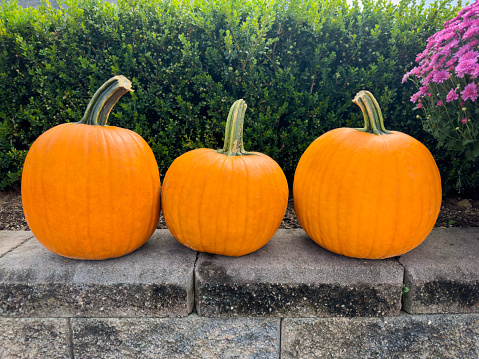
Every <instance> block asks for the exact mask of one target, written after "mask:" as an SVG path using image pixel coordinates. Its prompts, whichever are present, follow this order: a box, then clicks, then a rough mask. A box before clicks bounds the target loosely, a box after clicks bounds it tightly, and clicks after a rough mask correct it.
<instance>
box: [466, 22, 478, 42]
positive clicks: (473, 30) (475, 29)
mask: <svg viewBox="0 0 479 359" xmlns="http://www.w3.org/2000/svg"><path fill="white" fill-rule="evenodd" d="M476 35H479V27H477V26H476V25H474V26H471V27H470V28H469V29H468V30H467V31H466V32H465V33H464V34H463V35H462V39H463V40H466V39H469V38H470V37H473V36H476Z"/></svg>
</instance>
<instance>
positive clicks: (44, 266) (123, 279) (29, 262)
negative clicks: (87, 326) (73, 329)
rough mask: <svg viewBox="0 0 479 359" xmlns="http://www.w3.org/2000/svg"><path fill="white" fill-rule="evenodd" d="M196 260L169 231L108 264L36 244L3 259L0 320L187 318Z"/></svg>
mask: <svg viewBox="0 0 479 359" xmlns="http://www.w3.org/2000/svg"><path fill="white" fill-rule="evenodd" d="M195 260H196V252H194V251H191V250H190V249H188V248H186V247H184V246H182V245H181V244H180V243H178V242H177V241H176V240H175V239H174V238H173V236H171V234H170V233H169V232H168V230H158V231H156V232H155V233H154V234H153V236H152V238H151V239H150V240H149V241H148V242H147V243H146V244H145V245H144V246H143V247H141V248H140V249H138V250H136V251H135V252H133V253H131V254H129V255H126V256H123V257H120V258H116V259H110V260H103V261H79V260H73V259H68V258H64V257H61V256H58V255H56V254H53V253H50V252H49V251H47V250H46V249H44V248H43V247H42V246H41V244H40V243H38V241H37V240H36V239H31V240H28V241H27V242H26V243H24V244H23V245H22V246H21V248H17V249H15V250H13V251H11V252H9V253H7V254H6V255H4V256H3V257H2V258H0V315H1V316H5V317H7V316H15V317H35V316H37V317H49V316H51V317H75V316H81V317H125V316H127V317H131V316H186V315H188V314H189V313H190V312H191V310H192V308H193V299H194V298H193V269H194V263H195Z"/></svg>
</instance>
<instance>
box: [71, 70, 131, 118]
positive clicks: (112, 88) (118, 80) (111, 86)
mask: <svg viewBox="0 0 479 359" xmlns="http://www.w3.org/2000/svg"><path fill="white" fill-rule="evenodd" d="M128 91H133V90H132V89H131V81H130V80H128V79H127V78H126V77H125V76H121V75H120V76H115V77H112V78H111V79H109V80H108V81H107V82H105V83H104V84H103V85H102V86H101V87H100V88H99V89H98V90H97V91H96V92H95V94H94V95H93V97H92V98H91V100H90V103H89V104H88V106H87V108H86V111H85V114H84V115H83V118H82V120H81V121H80V122H79V123H84V124H87V125H93V126H106V123H107V121H108V116H109V115H110V112H111V109H112V108H113V106H115V104H116V103H117V102H118V100H119V99H120V97H121V96H123V95H124V94H126V93H127V92H128Z"/></svg>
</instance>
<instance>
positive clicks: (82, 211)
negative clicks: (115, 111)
mask: <svg viewBox="0 0 479 359" xmlns="http://www.w3.org/2000/svg"><path fill="white" fill-rule="evenodd" d="M130 90H131V82H130V81H129V80H128V79H126V78H125V77H123V76H115V77H113V78H112V79H110V80H109V81H107V82H106V83H105V84H104V85H103V86H102V87H101V88H100V89H99V90H98V91H97V92H96V93H95V95H94V96H93V98H92V100H91V102H90V104H89V105H88V107H87V110H86V112H85V116H84V117H83V119H82V121H80V122H78V123H65V124H62V125H58V126H55V127H53V128H51V129H50V130H48V131H46V132H45V133H43V134H42V135H41V136H40V137H38V139H37V140H36V141H35V142H34V143H33V145H32V147H31V148H30V151H29V152H28V155H27V157H26V159H25V164H24V167H23V173H22V200H23V210H24V212H25V217H26V219H27V222H28V225H29V226H30V228H31V230H32V232H33V234H34V235H35V237H36V238H37V239H38V241H39V242H40V243H41V244H43V246H45V247H46V248H47V249H49V250H50V251H52V252H54V253H57V254H59V255H62V256H65V257H70V258H77V259H105V258H113V257H119V256H122V255H124V254H127V253H129V252H132V251H133V250H135V249H137V248H138V247H140V246H141V245H142V244H143V243H145V242H146V241H147V240H148V239H149V237H150V236H151V234H152V233H153V231H154V230H155V228H156V226H157V224H158V218H159V212H160V177H159V171H158V166H157V163H156V160H155V157H154V155H153V152H152V151H151V148H150V147H149V146H148V144H147V143H146V142H145V140H143V138H141V137H140V136H139V135H138V134H136V133H135V132H133V131H130V130H127V129H123V128H118V127H114V126H106V122H107V120H108V115H109V114H110V111H111V109H112V107H113V106H114V105H115V103H116V102H117V101H118V99H119V98H120V97H121V96H122V95H123V94H125V93H126V92H128V91H130Z"/></svg>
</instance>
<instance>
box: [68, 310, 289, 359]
mask: <svg viewBox="0 0 479 359" xmlns="http://www.w3.org/2000/svg"><path fill="white" fill-rule="evenodd" d="M72 330H73V345H74V357H75V358H78V359H79V358H88V359H93V358H101V359H107V358H168V359H169V358H185V357H187V358H278V357H279V334H280V320H279V319H261V318H257V319H251V318H250V319H248V318H241V319H205V318H199V317H197V316H194V315H192V316H189V317H187V318H162V319H160V318H143V319H93V318H91V319H81V318H75V319H72Z"/></svg>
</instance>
